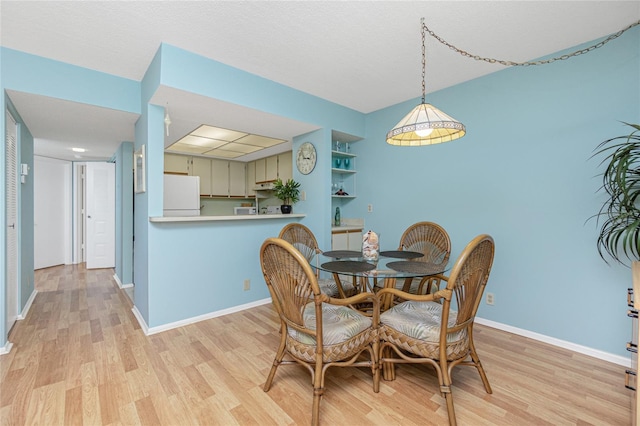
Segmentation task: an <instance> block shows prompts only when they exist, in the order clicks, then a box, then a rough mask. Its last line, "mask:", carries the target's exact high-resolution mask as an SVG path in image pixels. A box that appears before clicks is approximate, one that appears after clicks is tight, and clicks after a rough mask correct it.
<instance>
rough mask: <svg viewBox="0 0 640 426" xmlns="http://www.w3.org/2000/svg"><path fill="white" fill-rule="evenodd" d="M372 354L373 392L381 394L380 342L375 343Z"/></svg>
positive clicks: (375, 341)
mask: <svg viewBox="0 0 640 426" xmlns="http://www.w3.org/2000/svg"><path fill="white" fill-rule="evenodd" d="M370 352H371V371H372V373H373V392H375V393H378V392H380V370H381V369H382V366H381V365H380V340H378V339H376V340H374V341H373V345H372V348H371V350H370Z"/></svg>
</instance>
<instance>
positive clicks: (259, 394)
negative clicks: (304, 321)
mask: <svg viewBox="0 0 640 426" xmlns="http://www.w3.org/2000/svg"><path fill="white" fill-rule="evenodd" d="M112 276H113V270H111V269H105V270H86V269H84V267H82V266H62V267H54V268H49V269H44V270H38V271H36V289H37V290H38V295H37V297H36V299H35V301H34V303H33V306H32V307H31V310H30V312H29V314H28V315H27V318H26V319H24V320H22V321H19V322H18V323H17V324H16V326H14V328H13V330H12V332H11V336H10V341H11V342H13V343H14V347H13V349H12V351H11V352H10V353H9V354H7V355H3V356H0V378H1V379H2V383H1V385H0V425H36V424H39V425H80V424H84V425H101V424H102V425H135V424H147V425H196V424H201V425H234V424H240V425H293V424H299V425H305V424H309V423H310V419H311V414H310V410H311V402H312V388H311V380H310V377H309V375H308V373H307V371H306V370H304V369H303V368H302V367H297V366H295V367H290V366H289V367H288V366H283V367H280V369H279V370H278V373H277V375H276V378H275V381H274V384H273V387H272V389H271V390H270V391H269V392H268V393H265V392H263V390H262V386H263V384H264V381H265V379H266V376H267V373H268V371H269V368H270V366H271V363H272V361H273V356H274V354H275V350H276V347H277V345H278V341H279V339H278V321H277V317H276V316H275V314H274V312H273V310H272V308H271V305H265V306H261V307H258V308H253V309H250V310H246V311H243V312H240V313H236V314H231V315H227V316H224V317H219V318H215V319H211V320H207V321H202V322H199V323H197V324H193V325H189V326H186V327H181V328H178V329H174V330H170V331H166V332H163V333H159V334H156V335H152V336H148V337H147V336H145V335H144V334H143V333H142V331H141V329H140V327H139V325H138V323H137V321H136V319H135V318H134V316H133V314H132V313H131V307H132V305H131V302H130V300H129V299H128V297H127V296H126V295H125V293H124V291H122V290H119V289H118V288H117V286H116V284H115V282H114V280H113V278H112ZM476 345H477V348H478V352H479V355H480V358H481V360H482V362H483V364H484V366H485V369H486V371H487V375H488V377H489V381H490V383H491V386H492V387H493V394H492V395H488V394H486V393H485V391H484V388H483V386H482V382H481V381H480V378H479V376H478V374H477V372H476V371H475V369H472V368H467V367H458V368H457V369H455V370H454V376H453V379H454V386H453V395H454V401H455V407H456V413H457V418H458V422H459V424H461V425H474V426H475V425H589V424H593V425H627V424H630V401H631V393H630V391H628V390H626V389H625V388H624V368H623V367H621V366H619V365H615V364H611V363H607V362H604V361H600V360H597V359H594V358H590V357H587V356H584V355H580V354H576V353H572V352H569V351H567V350H563V349H559V348H556V347H553V346H550V345H546V344H543V343H540V342H536V341H533V340H529V339H527V338H523V337H520V336H516V335H512V334H509V333H505V332H502V331H498V330H495V329H491V328H488V327H483V326H480V325H477V326H476ZM320 420H321V422H322V423H323V424H325V425H403V426H404V425H432V424H433V425H443V424H447V411H446V407H445V405H444V400H443V398H441V396H440V394H439V393H438V388H437V381H436V379H435V375H434V373H433V371H432V369H431V368H429V367H426V366H410V365H402V366H399V367H398V369H397V379H396V380H395V381H393V382H385V381H382V383H381V386H380V393H379V394H374V393H373V391H372V385H371V375H370V372H369V371H367V369H356V368H339V369H338V368H336V369H333V370H331V369H330V370H329V372H328V375H327V384H326V389H325V396H324V398H323V400H322V403H321V412H320Z"/></svg>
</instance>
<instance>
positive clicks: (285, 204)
mask: <svg viewBox="0 0 640 426" xmlns="http://www.w3.org/2000/svg"><path fill="white" fill-rule="evenodd" d="M273 191H274V193H275V196H276V197H277V198H278V199H279V200H281V201H282V205H281V206H280V211H281V212H282V213H283V214H289V213H291V210H292V206H293V205H294V204H295V203H297V202H298V201H300V182H296V181H295V180H293V179H288V180H287V181H286V182H283V181H282V179H279V178H278V180H276V182H275V184H274V185H273Z"/></svg>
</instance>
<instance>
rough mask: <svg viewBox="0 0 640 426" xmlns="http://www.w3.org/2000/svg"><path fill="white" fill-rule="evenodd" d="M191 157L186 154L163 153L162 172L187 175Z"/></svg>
mask: <svg viewBox="0 0 640 426" xmlns="http://www.w3.org/2000/svg"><path fill="white" fill-rule="evenodd" d="M190 165H191V157H188V156H186V155H177V154H165V155H164V172H165V173H168V174H176V175H188V174H189V166H190Z"/></svg>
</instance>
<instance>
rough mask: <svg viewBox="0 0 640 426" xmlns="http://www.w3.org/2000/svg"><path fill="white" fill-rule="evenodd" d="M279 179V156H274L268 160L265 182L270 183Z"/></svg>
mask: <svg viewBox="0 0 640 426" xmlns="http://www.w3.org/2000/svg"><path fill="white" fill-rule="evenodd" d="M276 179H278V156H277V155H273V156H271V157H267V158H266V167H265V179H264V180H265V181H267V182H270V181H272V180H276Z"/></svg>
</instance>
